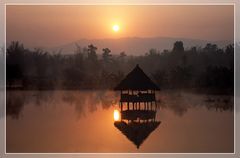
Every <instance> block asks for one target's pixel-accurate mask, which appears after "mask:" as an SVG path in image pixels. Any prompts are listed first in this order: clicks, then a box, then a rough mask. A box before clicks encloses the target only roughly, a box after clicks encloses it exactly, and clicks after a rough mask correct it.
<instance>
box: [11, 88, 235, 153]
mask: <svg viewBox="0 0 240 158" xmlns="http://www.w3.org/2000/svg"><path fill="white" fill-rule="evenodd" d="M157 98H158V99H157V100H158V104H159V107H160V109H159V112H158V113H157V119H158V120H160V121H161V124H160V125H159V127H158V128H157V129H155V130H154V131H153V132H152V133H151V134H150V136H149V137H148V138H147V139H146V140H145V141H144V142H143V144H142V145H141V146H140V148H139V149H137V148H136V147H135V145H134V144H132V142H130V141H129V140H128V139H127V138H126V137H125V136H124V135H122V133H121V132H120V131H118V130H117V129H116V128H115V127H114V125H113V122H114V120H113V111H114V109H118V100H119V94H118V93H116V92H113V91H9V92H8V93H7V152H13V153H14V152H160V153H162V152H171V153H172V152H233V127H234V126H233V97H232V96H229V95H221V96H219V95H203V94H194V93H187V92H178V91H162V92H160V93H158V94H157ZM96 132H97V134H96Z"/></svg>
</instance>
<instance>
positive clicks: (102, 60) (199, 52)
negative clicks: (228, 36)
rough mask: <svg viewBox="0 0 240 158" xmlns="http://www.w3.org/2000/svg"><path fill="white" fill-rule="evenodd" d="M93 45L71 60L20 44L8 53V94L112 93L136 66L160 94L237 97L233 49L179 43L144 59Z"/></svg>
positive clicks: (151, 52) (14, 44) (70, 56)
mask: <svg viewBox="0 0 240 158" xmlns="http://www.w3.org/2000/svg"><path fill="white" fill-rule="evenodd" d="M97 49H98V48H97V46H94V45H93V44H90V45H88V46H87V47H80V46H79V45H78V44H76V48H75V51H74V52H72V53H69V54H67V55H66V54H61V52H57V53H56V52H55V53H54V52H51V53H50V52H48V51H45V50H42V49H34V50H30V49H27V48H25V47H24V45H23V44H21V43H20V42H18V41H13V42H11V44H10V45H9V46H8V47H7V55H6V70H7V71H6V77H7V88H8V89H30V90H31V89H38V90H41V89H42V90H47V89H112V88H113V87H114V86H116V85H117V84H118V83H119V82H120V81H121V80H122V79H123V78H124V76H125V75H126V74H127V73H128V72H129V71H131V70H132V69H133V68H134V67H135V66H136V64H139V65H140V67H141V68H142V69H143V70H144V71H145V72H146V73H147V74H148V76H149V77H150V78H151V79H152V80H153V81H154V82H155V83H157V84H158V85H159V87H160V88H161V89H197V90H213V91H216V92H224V93H229V92H230V93H233V88H234V46H233V44H229V45H227V46H226V47H224V48H218V46H217V45H216V44H211V43H207V44H206V46H205V47H192V48H190V49H185V48H184V45H183V42H182V41H176V42H175V43H174V44H173V48H172V50H163V51H159V50H156V49H150V50H149V51H148V52H146V54H144V55H141V56H132V55H127V54H126V53H125V52H120V53H118V54H117V53H112V52H111V50H110V49H109V48H104V49H102V50H101V51H102V53H101V54H97Z"/></svg>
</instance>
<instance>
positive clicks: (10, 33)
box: [7, 5, 234, 47]
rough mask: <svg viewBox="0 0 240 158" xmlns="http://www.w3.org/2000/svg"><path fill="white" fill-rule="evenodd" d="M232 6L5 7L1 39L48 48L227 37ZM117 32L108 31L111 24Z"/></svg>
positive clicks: (230, 35)
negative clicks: (130, 40) (78, 42)
mask: <svg viewBox="0 0 240 158" xmlns="http://www.w3.org/2000/svg"><path fill="white" fill-rule="evenodd" d="M233 9H234V7H233V6H230V5H229V6H224V5H221V6H206V5H205V6H200V5H195V6H193V5H188V6H184V5H179V6H174V5H170V6H167V5H155V6H146V5H142V6H134V5H132V6H131V5H128V6H120V5H119V6H110V5H102V6H101V5H100V6H93V5H92V6H84V5H82V6H81V5H78V6H77V5H76V6H71V5H69V6H63V5H62V6H56V5H49V6H47V5H46V6H40V5H35V6H31V5H28V6H24V5H18V6H14V5H8V6H7V42H9V41H12V40H19V41H21V42H23V43H24V44H25V45H27V46H31V47H35V46H44V47H52V46H59V45H62V44H66V43H69V42H73V41H76V40H79V39H82V38H88V39H93V38H94V39H95V38H120V37H133V36H134V37H154V36H161V37H183V38H195V39H204V40H233V37H234V10H233ZM115 23H117V24H119V26H120V31H119V32H117V33H116V32H113V31H112V25H113V24H115Z"/></svg>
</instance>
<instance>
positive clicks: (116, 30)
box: [112, 24, 120, 32]
mask: <svg viewBox="0 0 240 158" xmlns="http://www.w3.org/2000/svg"><path fill="white" fill-rule="evenodd" d="M112 29H113V31H114V32H118V31H119V29H120V27H119V26H118V25H116V24H115V25H113V27H112Z"/></svg>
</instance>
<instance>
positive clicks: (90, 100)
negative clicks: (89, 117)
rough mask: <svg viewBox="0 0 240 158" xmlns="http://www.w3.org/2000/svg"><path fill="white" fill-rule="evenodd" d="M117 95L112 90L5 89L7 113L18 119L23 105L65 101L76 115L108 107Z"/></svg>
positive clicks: (51, 104) (113, 102) (42, 104)
mask: <svg viewBox="0 0 240 158" xmlns="http://www.w3.org/2000/svg"><path fill="white" fill-rule="evenodd" d="M117 99H118V96H117V94H116V93H114V92H112V91H7V95H6V106H7V109H6V111H7V115H8V116H11V117H12V118H14V119H18V118H19V116H20V115H21V112H22V110H23V109H24V106H27V105H28V104H33V105H36V106H57V105H58V104H62V103H66V104H67V105H69V106H74V108H75V111H76V113H77V114H78V117H79V118H80V117H82V116H85V115H86V114H87V113H88V112H94V111H96V110H97V107H98V106H100V107H101V108H103V109H108V108H110V107H111V106H112V105H114V104H116V103H117Z"/></svg>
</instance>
